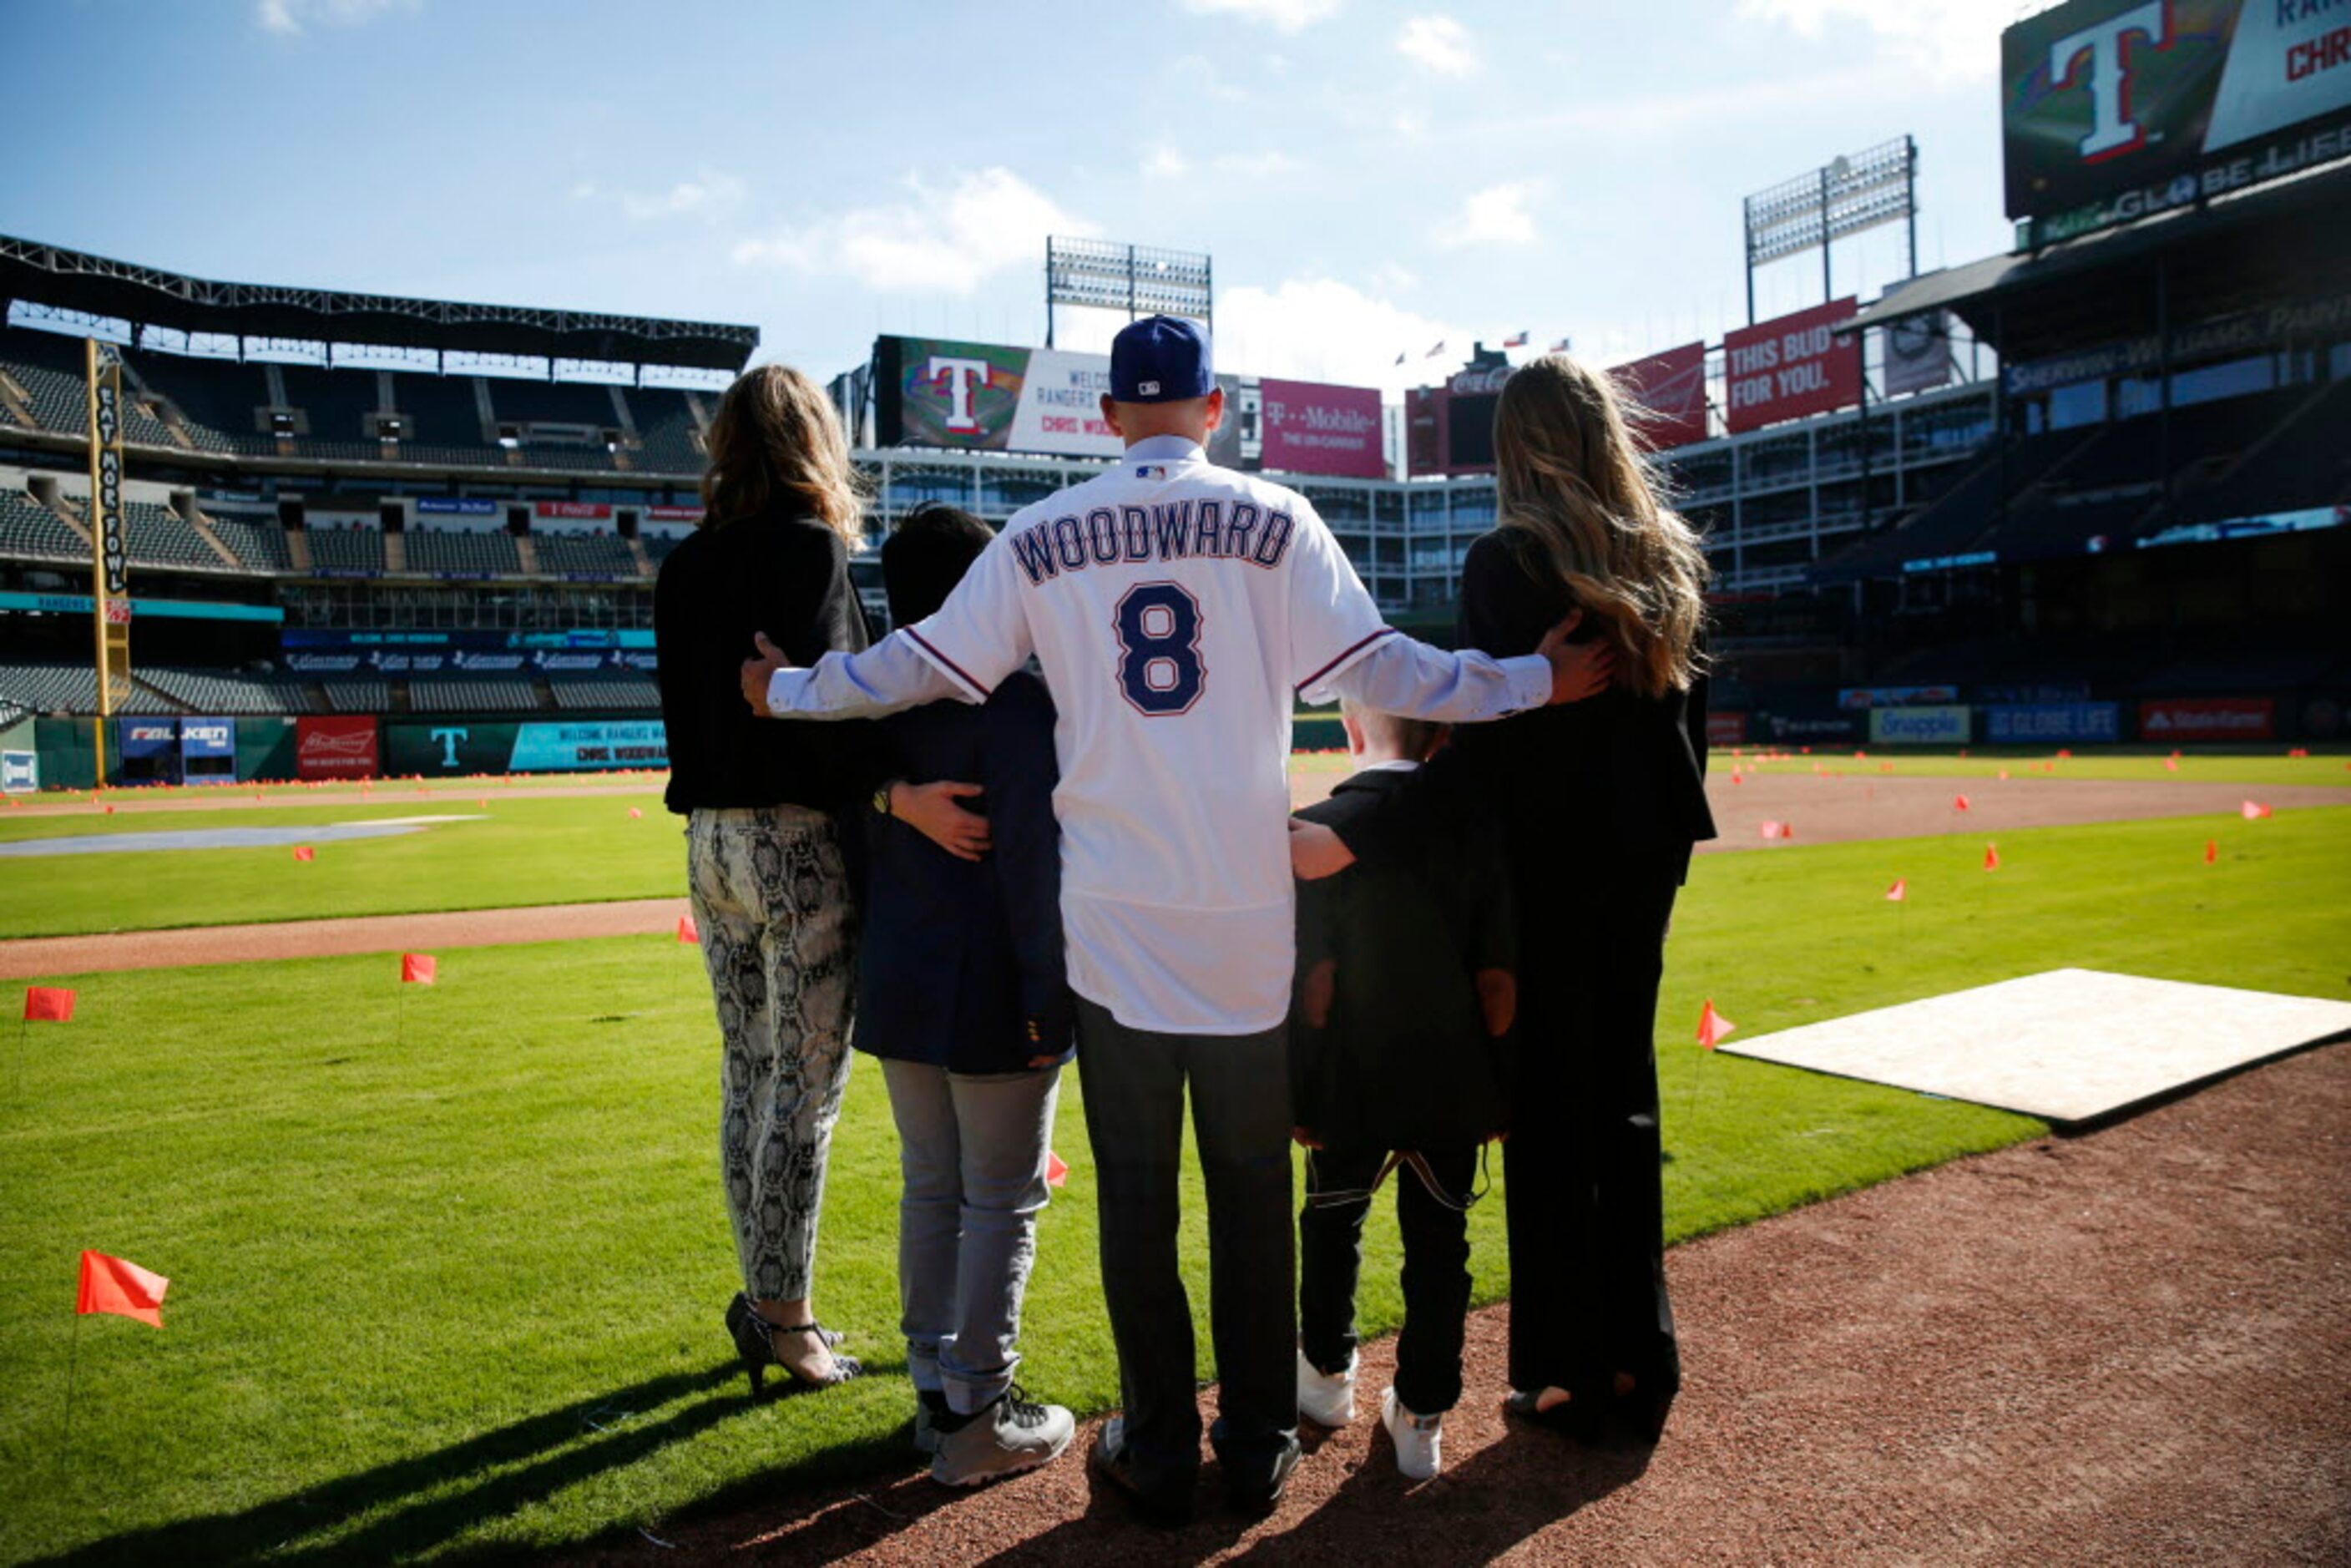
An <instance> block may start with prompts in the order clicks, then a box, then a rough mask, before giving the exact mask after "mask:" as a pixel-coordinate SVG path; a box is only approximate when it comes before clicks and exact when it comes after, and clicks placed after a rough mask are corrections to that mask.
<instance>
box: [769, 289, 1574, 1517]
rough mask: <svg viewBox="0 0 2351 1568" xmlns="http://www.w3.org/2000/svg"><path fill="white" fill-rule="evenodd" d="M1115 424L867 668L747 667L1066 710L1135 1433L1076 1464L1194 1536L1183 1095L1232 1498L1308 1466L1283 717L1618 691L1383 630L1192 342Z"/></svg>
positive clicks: (1164, 328) (1064, 803) (1126, 350)
mask: <svg viewBox="0 0 2351 1568" xmlns="http://www.w3.org/2000/svg"><path fill="white" fill-rule="evenodd" d="M1111 384H1112V390H1111V392H1110V393H1109V394H1108V395H1106V396H1105V397H1104V398H1103V400H1102V412H1103V417H1104V418H1105V419H1106V420H1108V421H1109V423H1110V424H1111V425H1112V427H1113V429H1115V430H1117V431H1118V432H1119V433H1120V434H1121V435H1122V436H1123V437H1124V439H1125V440H1126V442H1127V448H1126V455H1125V458H1124V460H1123V462H1122V463H1121V464H1120V465H1118V466H1116V467H1113V468H1111V469H1108V470H1106V471H1104V472H1103V473H1102V474H1100V475H1098V476H1095V477H1093V478H1092V479H1089V480H1087V481H1085V482H1084V483H1082V484H1080V485H1075V486H1071V487H1070V488H1069V489H1066V490H1063V491H1061V493H1060V494H1058V495H1055V496H1053V497H1049V498H1048V499H1046V500H1043V501H1040V502H1038V503H1037V504H1035V505H1034V506H1031V507H1026V508H1024V509H1023V510H1021V511H1019V512H1018V513H1015V514H1014V515H1013V517H1012V518H1011V519H1010V520H1009V521H1008V522H1007V523H1006V524H1005V526H1004V528H1003V530H1002V532H1001V533H1000V534H998V537H997V538H996V541H995V542H994V543H993V544H991V545H990V546H989V547H988V548H987V550H986V551H985V552H983V553H982V554H981V556H980V558H979V559H978V560H977V562H976V563H974V565H973V566H972V568H971V570H970V571H969V572H968V573H967V574H966V576H965V578H964V580H963V581H962V583H961V585H960V586H958V587H957V588H956V591H955V592H954V594H953V595H952V596H951V597H950V598H949V599H948V600H947V601H946V604H945V605H944V606H943V607H941V609H940V610H939V612H938V613H936V614H935V615H933V616H931V617H930V618H928V619H927V620H925V621H922V622H918V623H916V624H914V625H913V626H908V627H904V628H901V629H900V630H898V631H897V632H893V634H892V635H890V636H889V637H887V638H885V639H883V641H882V642H881V643H877V644H875V645H874V646H873V647H872V648H871V649H868V650H867V651H866V652H864V653H859V654H855V655H852V656H843V655H841V654H830V653H829V654H827V655H826V656H825V657H824V658H823V659H822V660H821V661H820V663H819V664H817V665H816V666H815V667H814V668H812V669H806V670H799V669H793V668H790V667H789V666H788V665H787V664H786V663H785V661H784V660H783V658H782V655H781V654H780V653H777V652H776V651H775V650H774V648H773V647H772V645H770V644H768V643H767V641H766V640H765V639H764V638H762V639H761V640H760V653H761V654H762V657H761V658H759V659H758V660H755V661H752V662H750V663H747V664H745V665H744V668H743V684H744V692H745V695H746V697H747V700H749V701H750V702H751V704H752V706H755V707H758V708H759V709H761V710H762V711H765V712H768V713H770V714H772V715H774V716H780V717H800V718H814V717H826V716H834V717H855V716H878V715H881V714H884V713H889V712H893V711H895V710H896V709H898V708H902V707H905V706H911V705H914V704H916V703H922V702H927V701H932V700H935V699H936V698H940V697H947V696H952V697H956V698H959V699H961V700H963V701H965V702H980V701H983V700H985V699H986V698H987V695H988V693H989V692H990V691H991V690H993V689H994V687H995V685H996V684H997V683H998V682H999V681H1001V680H1003V679H1004V678H1005V676H1007V675H1008V674H1011V673H1012V672H1013V671H1014V670H1016V669H1019V667H1020V666H1021V664H1023V663H1024V662H1026V661H1027V660H1028V659H1029V657H1030V656H1031V655H1032V654H1033V655H1035V657H1036V658H1037V659H1038V661H1039V662H1040V664H1041V665H1042V666H1043V668H1044V673H1045V679H1046V681H1047V683H1048V685H1050V687H1051V688H1052V693H1053V702H1054V706H1055V708H1056V709H1057V710H1058V713H1059V715H1060V717H1059V720H1058V723H1057V725H1056V727H1055V733H1054V744H1055V749H1056V750H1057V752H1058V753H1059V755H1060V761H1061V785H1060V787H1059V788H1058V789H1056V790H1055V791H1054V796H1053V801H1054V809H1055V811H1056V814H1057V815H1058V816H1059V817H1060V819H1061V860H1062V873H1061V902H1062V916H1063V922H1064V925H1065V926H1066V929H1067V934H1068V942H1069V974H1070V984H1071V988H1072V989H1074V990H1075V991H1076V992H1077V994H1078V998H1079V1002H1078V1009H1079V1019H1078V1035H1079V1046H1078V1052H1079V1056H1078V1061H1079V1069H1080V1071H1081V1082H1082V1093H1083V1098H1084V1103H1085V1108H1086V1125H1087V1131H1088V1134H1089V1135H1090V1137H1091V1140H1092V1145H1093V1153H1094V1160H1095V1165H1096V1168H1097V1171H1098V1173H1099V1180H1100V1194H1099V1201H1100V1208H1101V1232H1102V1288H1103V1296H1104V1299H1105V1301H1106V1302H1107V1305H1108V1307H1109V1312H1110V1319H1111V1329H1112V1333H1113V1337H1114V1338H1115V1339H1116V1341H1117V1343H1118V1352H1119V1370H1120V1376H1121V1381H1122V1384H1123V1408H1124V1413H1123V1417H1122V1418H1121V1419H1118V1420H1113V1422H1111V1423H1110V1424H1109V1426H1108V1427H1106V1428H1105V1430H1104V1433H1103V1437H1102V1443H1101V1445H1100V1446H1099V1447H1098V1448H1097V1450H1096V1454H1095V1458H1096V1461H1097V1464H1098V1466H1099V1468H1100V1469H1102V1471H1103V1473H1104V1474H1105V1475H1107V1476H1108V1477H1110V1478H1111V1479H1113V1480H1114V1481H1115V1482H1117V1483H1118V1484H1119V1485H1120V1486H1122V1487H1123V1488H1124V1489H1125V1490H1127V1491H1128V1492H1130V1493H1131V1494H1133V1495H1134V1498H1135V1499H1136V1500H1137V1501H1138V1503H1139V1505H1140V1506H1141V1507H1142V1509H1143V1511H1144V1512H1145V1514H1146V1515H1147V1516H1149V1517H1153V1518H1156V1519H1166V1520H1180V1519H1182V1518H1185V1517H1188V1514H1189V1511H1190V1508H1191V1491H1192V1483H1193V1480H1194V1479H1195V1477H1196V1473H1197V1470H1198V1467H1199V1432H1200V1421H1199V1411H1198V1406H1197V1402H1196V1395H1195V1389H1196V1383H1195V1361H1194V1347H1193V1339H1192V1321H1191V1311H1190V1305H1189V1302H1188V1301H1187V1299H1186V1294H1185V1290H1184V1283H1183V1279H1182V1276H1181V1274H1180V1272H1179V1270H1178V1267H1177V1258H1176V1223H1177V1198H1176V1175H1177V1169H1178V1161H1179V1151H1180V1147H1181V1143H1182V1135H1183V1114H1184V1102H1185V1096H1186V1086H1187V1085H1188V1087H1189V1092H1190V1097H1191V1102H1192V1112H1193V1124H1194V1130H1195V1137H1196V1142H1197V1144H1198V1146H1199V1154H1200V1162H1201V1166H1202V1168H1203V1172H1204V1174H1205V1176H1206V1178H1207V1197H1208V1233H1209V1277H1210V1286H1211V1301H1210V1308H1211V1312H1210V1316H1211V1322H1212V1325H1213V1333H1214V1338H1215V1342H1216V1352H1217V1372H1218V1375H1219V1378H1220V1381H1221V1385H1222V1392H1221V1395H1220V1399H1219V1412H1218V1418H1217V1424H1216V1428H1215V1430H1214V1432H1213V1433H1212V1440H1213V1442H1214V1444H1215V1447H1216V1448H1217V1454H1218V1456H1219V1458H1221V1460H1222V1461H1223V1464H1224V1467H1225V1471H1226V1475H1227V1479H1228V1483H1229V1484H1230V1486H1231V1489H1232V1491H1233V1494H1234V1498H1235V1500H1236V1501H1237V1502H1238V1503H1240V1504H1241V1505H1242V1506H1244V1507H1248V1508H1254V1509H1264V1508H1270V1506H1271V1505H1272V1503H1273V1502H1274V1501H1275V1500H1278V1499H1279V1498H1280V1495H1281V1491H1282V1488H1283V1486H1284V1485H1285V1483H1286V1482H1287V1479H1288V1477H1289V1473H1290V1468H1291V1467H1292V1466H1293V1465H1294V1464H1295V1462H1296V1459H1297V1455H1298V1444H1297V1440H1296V1437H1295V1435H1294V1428H1295V1427H1296V1425H1297V1403H1296V1386H1295V1382H1294V1355H1293V1353H1294V1348H1295V1339H1296V1329H1295V1322H1296V1316H1295V1303H1294V1292H1293V1289H1292V1274H1293V1260H1292V1247H1293V1234H1292V1230H1291V1227H1290V1150H1289V1137H1290V1110H1289V1095H1290V1091H1289V1083H1288V1079H1287V1076H1286V1067H1285V1060H1284V1046H1283V1035H1282V1026H1283V1023H1284V1020H1285V1019H1286V1018H1287V1016H1288V1012H1289V1003H1290V972H1291V967H1292V961H1293V943H1294V934H1293V925H1292V914H1291V910H1292V899H1293V890H1292V884H1291V881H1290V857H1289V852H1288V847H1287V841H1286V835H1287V831H1288V821H1289V811H1290V794H1289V783H1288V777H1287V768H1288V763H1289V756H1290V711H1291V707H1292V704H1293V700H1294V698H1295V697H1296V696H1299V695H1306V696H1308V697H1309V698H1310V699H1311V700H1322V699H1325V698H1327V697H1328V696H1329V695H1332V694H1339V695H1347V696H1351V697H1353V698H1354V699H1355V700H1357V701H1358V702H1360V703H1362V704H1363V705H1364V706H1367V707H1372V708H1377V709H1380V710H1382V711H1384V712H1389V713H1397V714H1405V715H1409V716H1415V717H1421V718H1429V719H1435V720H1438V721H1441V722H1450V723H1461V722H1467V721H1474V720H1479V719H1489V718H1497V717H1499V716H1503V715H1505V714H1509V713H1514V712H1517V711H1519V710H1520V709H1523V708H1530V707H1536V706H1541V705H1543V704H1545V703H1548V702H1558V701H1573V700H1577V699H1580V698H1582V697H1584V696H1588V695H1593V693H1594V692H1597V691H1598V690H1600V689H1601V688H1602V687H1603V686H1604V685H1605V684H1606V681H1607V676H1608V665H1607V655H1606V653H1605V652H1604V649H1603V647H1602V645H1601V644H1598V643H1585V644H1578V645H1573V646H1571V645H1568V644H1567V643H1565V642H1564V633H1565V632H1566V630H1567V629H1568V627H1567V626H1562V627H1561V628H1560V629H1558V630H1556V631H1554V632H1553V633H1552V636H1551V637H1549V638H1547V639H1546V640H1545V642H1544V643H1543V645H1542V649H1541V652H1540V653H1536V654H1532V655H1529V656H1527V657H1524V658H1518V659H1505V660H1499V661H1498V660H1494V659H1489V658H1487V657H1486V656H1484V655H1482V654H1478V653H1460V654H1456V653H1443V652H1440V651H1438V650H1437V649H1434V648H1430V647H1428V646H1426V645H1425V644H1423V643H1416V642H1414V641H1412V640H1411V639H1409V638H1406V637H1404V636H1402V635H1400V634H1398V633H1397V632H1395V631H1394V630H1393V629H1392V628H1390V627H1388V626H1387V625H1385V624H1384V622H1382V620H1381V617H1380V612H1379V611H1378V610H1377V609H1376V608H1375V607H1374V605H1373V603H1372V599H1371V595H1370V594H1369V593H1367V592H1366V591H1364V585H1363V583H1362V581H1361V580H1359V579H1358V578H1357V577H1356V575H1355V571H1354V569H1353V567H1352V566H1350V565H1349V564H1348V561H1347V559H1346V557H1345V556H1344V555H1343V553H1342V552H1341V550H1340V549H1339V546H1338V542H1337V541H1336V540H1335V539H1333V538H1332V536H1331V532H1330V530H1329V528H1326V527H1325V526H1324V525H1323V522H1322V518H1321V517H1317V516H1316V515H1315V512H1314V508H1313V507H1312V506H1311V504H1310V503H1309V502H1308V501H1307V500H1306V499H1305V497H1302V496H1300V495H1299V494H1297V493H1296V492H1295V491H1292V490H1289V489H1286V488H1284V487H1283V486H1279V485H1275V484H1272V483H1270V482H1268V481H1266V480H1263V479H1260V478H1257V477H1255V476H1250V475H1246V474H1240V473H1236V472H1234V471H1232V470H1229V469H1225V468H1219V467H1217V466H1215V465H1211V464H1210V463H1209V462H1208V461H1207V457H1206V455H1205V453H1204V450H1203V448H1204V446H1205V444H1206V443H1207V437H1208V434H1209V433H1210V432H1211V431H1212V430H1214V429H1215V428H1216V426H1217V423H1218V422H1219V420H1220V419H1221V417H1222V414H1223V397H1222V394H1221V392H1219V391H1218V390H1217V385H1216V380H1215V376H1214V373H1213V371H1212V368H1211V366H1210V362H1209V350H1208V344H1207V339H1206V337H1205V336H1204V334H1202V332H1201V331H1200V330H1199V329H1198V328H1196V327H1195V326H1194V325H1193V324H1192V323H1190V322H1188V321H1183V320H1177V319H1172V318H1168V317H1152V318H1150V319H1146V320H1143V321H1138V322H1135V323H1134V324H1133V325H1131V326H1129V327H1128V328H1127V329H1125V330H1123V331H1122V332H1121V333H1119V335H1118V338H1117V340H1116V342H1115V343H1114V344H1113V348H1112V351H1111Z"/></svg>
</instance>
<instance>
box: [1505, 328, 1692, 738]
mask: <svg viewBox="0 0 2351 1568" xmlns="http://www.w3.org/2000/svg"><path fill="white" fill-rule="evenodd" d="M1494 465H1495V478H1496V486H1497V488H1498V490H1499V495H1498V497H1497V499H1498V501H1499V511H1500V527H1502V528H1506V529H1509V530H1510V531H1511V532H1513V533H1515V534H1518V535H1520V536H1521V537H1522V538H1524V540H1525V541H1526V542H1528V543H1531V544H1532V545H1533V546H1535V547H1536V548H1537V549H1539V550H1540V551H1541V559H1542V560H1543V561H1544V562H1545V563H1547V564H1548V565H1549V566H1550V568H1551V570H1552V572H1554V573H1555V574H1556V575H1557V578H1558V580H1559V583H1560V585H1561V587H1562V588H1563V589H1564V590H1565V591H1567V593H1568V594H1569V595H1571V596H1572V597H1573V600H1574V601H1575V602H1576V604H1577V605H1579V606H1580V607H1581V608H1582V609H1583V612H1584V613H1585V614H1586V615H1588V616H1592V617H1594V618H1596V619H1597V620H1599V621H1600V622H1602V630H1603V632H1604V635H1605V636H1607V638H1608V639H1609V641H1611V642H1612V643H1614V644H1615V645H1616V653H1617V670H1618V678H1619V679H1620V680H1621V681H1622V682H1623V683H1624V684H1625V685H1627V686H1629V687H1631V688H1632V689H1633V690H1635V691H1637V692H1639V693H1640V694H1641V695H1644V696H1651V697H1655V696H1662V695H1664V694H1665V693H1666V692H1667V690H1668V689H1669V688H1670V689H1673V690H1677V691H1687V690H1688V689H1689V687H1690V685H1691V683H1692V682H1693V681H1695V680H1696V679H1697V678H1698V674H1699V671H1700V669H1701V668H1702V667H1703V655H1701V654H1700V653H1699V652H1698V632H1699V628H1700V626H1701V624H1702V623H1703V622H1704V620H1705V617H1706V598H1705V588H1706V580H1707V565H1706V553H1705V551H1704V550H1702V549H1699V547H1698V535H1697V533H1696V532H1694V531H1693V530H1692V529H1691V528H1690V526H1689V525H1688V524H1687V523H1686V522H1684V521H1682V519H1681V518H1680V517H1677V516H1676V515H1675V514H1674V513H1673V512H1672V511H1671V510H1669V509H1668V508H1667V507H1665V506H1664V505H1662V504H1661V503H1660V502H1659V500H1658V498H1657V486H1656V484H1655V483H1654V482H1653V481H1652V479H1651V478H1650V475H1649V466H1648V463H1647V460H1646V455H1645V453H1644V450H1643V448H1642V446H1641V444H1640V443H1639V441H1638V439H1637V438H1636V436H1635V434H1634V432H1633V430H1632V427H1631V425H1630V423H1629V422H1628V421H1627V419H1626V417H1625V408H1624V405H1623V403H1622V402H1620V401H1619V400H1618V397H1617V394H1616V391H1615V387H1614V383H1613V382H1611V380H1610V379H1609V377H1608V376H1607V375H1606V374H1604V373H1603V372H1601V371H1593V370H1590V369H1588V368H1586V367H1585V366H1583V364H1581V363H1579V362H1578V361H1574V360H1573V359H1570V358H1569V357H1568V356H1567V355H1565V354H1545V355H1544V356H1543V357H1542V358H1541V359H1539V360H1535V361H1531V362H1530V363H1528V364H1525V365H1522V366H1520V368H1519V369H1518V370H1517V371H1515V372H1513V373H1512V375H1511V376H1510V380H1509V381H1508V382H1504V383H1503V385H1502V396H1501V402H1500V406H1499V409H1498V410H1497V411H1496V413H1495V415H1494Z"/></svg>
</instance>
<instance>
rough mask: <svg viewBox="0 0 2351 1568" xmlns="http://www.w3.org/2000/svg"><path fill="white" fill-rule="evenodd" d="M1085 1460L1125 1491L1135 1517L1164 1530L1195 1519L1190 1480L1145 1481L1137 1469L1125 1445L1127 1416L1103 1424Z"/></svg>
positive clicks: (1105, 1478) (1114, 1485) (1097, 1473)
mask: <svg viewBox="0 0 2351 1568" xmlns="http://www.w3.org/2000/svg"><path fill="white" fill-rule="evenodd" d="M1086 1462H1087V1463H1088V1464H1090V1465H1092V1467H1093V1470H1094V1473H1095V1474H1096V1475H1098V1476H1100V1477H1102V1479H1104V1480H1106V1481H1108V1482H1109V1483H1110V1484H1111V1485H1112V1486H1113V1487H1116V1488H1117V1489H1118V1490H1120V1491H1123V1492H1124V1493H1125V1494H1126V1497H1127V1500H1128V1502H1129V1503H1131V1504H1132V1505H1133V1506H1134V1513H1135V1517H1136V1518H1138V1519H1140V1520H1142V1521H1144V1523H1145V1524H1155V1525H1157V1526H1159V1527H1160V1528H1161V1529H1163V1530H1175V1529H1177V1528H1180V1527H1181V1526H1184V1525H1186V1524H1189V1523H1191V1522H1192V1488H1191V1484H1190V1482H1189V1480H1188V1479H1187V1480H1186V1481H1184V1482H1182V1483H1175V1482H1168V1481H1146V1480H1144V1478H1143V1477H1142V1476H1141V1475H1140V1474H1139V1473H1138V1472H1137V1471H1136V1469H1135V1467H1134V1455H1133V1454H1132V1453H1130V1452H1129V1451H1128V1449H1127V1447H1126V1417H1125V1416H1112V1417H1111V1418H1110V1419H1109V1420H1107V1421H1105V1422H1103V1423H1102V1431H1101V1433H1100V1434H1099V1435H1097V1436H1096V1437H1095V1438H1094V1446H1093V1448H1092V1449H1090V1450H1089V1451H1088V1452H1087V1455H1086Z"/></svg>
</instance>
